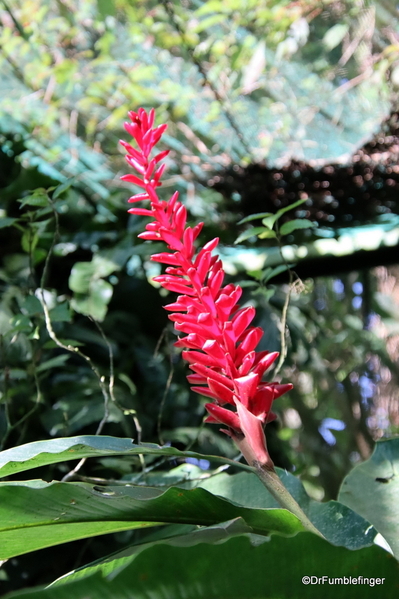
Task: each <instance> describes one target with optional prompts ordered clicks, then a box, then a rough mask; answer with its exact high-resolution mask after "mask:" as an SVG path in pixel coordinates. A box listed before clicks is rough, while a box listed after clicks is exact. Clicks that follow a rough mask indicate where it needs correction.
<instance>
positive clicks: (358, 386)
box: [0, 0, 399, 590]
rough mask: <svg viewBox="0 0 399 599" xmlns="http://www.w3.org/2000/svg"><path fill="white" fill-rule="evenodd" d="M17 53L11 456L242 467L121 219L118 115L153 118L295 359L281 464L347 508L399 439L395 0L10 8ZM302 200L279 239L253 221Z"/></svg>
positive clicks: (139, 1) (290, 361) (151, 270)
mask: <svg viewBox="0 0 399 599" xmlns="http://www.w3.org/2000/svg"><path fill="white" fill-rule="evenodd" d="M0 48H1V49H0V65H1V79H0V90H1V94H0V187H1V196H0V197H1V208H0V227H1V239H2V242H1V244H0V257H1V270H0V285H1V303H0V361H1V375H0V377H1V389H0V444H1V447H2V448H8V447H10V446H14V445H17V444H21V443H27V442H30V441H34V440H38V439H47V438H49V437H59V436H68V435H75V434H85V433H87V434H93V433H96V432H97V433H102V434H109V435H115V436H127V437H132V438H134V439H135V441H140V440H144V441H146V442H150V441H153V442H161V443H171V444H173V445H175V446H176V447H178V448H180V449H183V448H188V447H189V448H192V449H194V450H195V451H199V452H203V453H214V454H222V455H226V456H228V457H235V451H234V448H233V447H232V445H231V443H230V442H229V440H228V439H227V437H225V436H224V435H221V434H220V433H219V432H218V430H217V429H216V427H212V426H206V427H203V426H202V419H203V416H204V410H203V403H204V401H203V400H204V398H200V397H199V396H197V395H194V394H192V393H191V392H190V390H189V387H188V384H187V382H186V379H185V375H186V373H187V368H186V366H185V365H184V364H183V363H182V361H181V360H180V357H179V352H178V351H177V350H176V349H175V348H174V347H173V342H174V340H175V334H174V332H173V329H172V327H171V324H170V323H168V320H167V315H166V313H165V311H164V310H163V309H162V305H163V304H165V303H168V302H170V298H169V297H168V294H167V293H166V292H165V291H163V290H161V291H160V290H159V289H158V286H157V285H156V284H155V283H153V282H152V281H151V279H152V277H153V276H154V275H156V274H158V272H159V271H158V265H157V264H154V263H151V262H150V261H149V256H150V254H151V253H154V252H156V251H158V248H157V247H156V245H155V244H150V245H149V244H148V243H142V242H141V241H140V240H138V239H137V237H136V235H137V234H138V233H139V232H141V231H142V229H143V227H144V225H143V219H142V218H140V217H136V216H129V215H128V214H127V213H126V209H127V204H126V199H127V198H128V195H129V189H128V188H127V186H126V185H125V184H123V183H121V182H120V180H119V176H121V175H122V174H124V173H126V172H127V171H128V169H127V166H126V163H125V162H124V158H123V151H122V150H121V148H120V147H119V146H118V140H119V139H120V138H121V137H122V138H124V139H127V135H126V133H125V132H124V130H123V127H122V125H123V121H124V119H125V118H126V113H127V111H128V110H132V109H133V110H135V109H137V108H138V107H139V106H144V107H146V108H151V107H154V108H155V109H156V111H157V119H158V123H161V122H167V123H168V125H169V129H168V131H167V134H165V136H164V141H165V147H168V148H171V149H172V152H171V154H170V155H169V157H168V158H167V165H168V171H167V175H166V176H165V181H164V185H163V188H162V194H163V197H164V198H165V199H166V198H168V197H169V195H170V194H171V193H172V192H173V191H174V190H176V189H177V190H179V192H180V193H181V194H182V198H183V201H184V203H185V204H186V205H187V207H188V210H189V213H190V218H191V220H192V222H193V223H194V222H197V221H198V220H204V221H205V224H206V227H205V229H204V231H205V233H203V234H202V237H201V239H200V241H201V243H205V241H206V240H209V239H210V238H211V237H212V236H215V235H218V236H219V237H220V238H221V243H222V245H221V254H222V257H223V260H224V264H225V268H226V272H227V273H228V275H229V276H230V277H231V280H232V281H234V282H239V283H240V284H242V286H243V287H244V291H245V294H244V300H243V303H246V302H250V303H252V304H255V305H256V306H257V309H258V312H257V314H258V316H257V319H258V322H257V324H259V325H261V326H262V327H264V330H265V336H264V339H263V340H262V342H261V345H260V347H259V349H269V350H280V349H281V345H282V344H283V348H282V349H283V354H284V357H285V361H284V364H282V368H281V369H280V371H279V372H278V375H277V378H279V379H280V378H281V379H282V380H284V381H292V382H293V383H294V385H295V388H294V391H293V392H291V393H290V394H289V395H287V396H284V397H283V398H281V399H280V400H278V402H276V405H275V410H276V412H277V413H278V415H279V419H278V421H277V423H272V424H271V425H269V426H268V431H267V435H268V439H269V445H270V449H271V453H272V455H273V458H274V460H275V462H276V464H277V465H278V466H282V467H285V468H286V469H287V470H290V471H292V472H296V473H298V474H300V475H301V478H302V480H303V481H304V484H305V485H306V488H307V489H308V491H309V493H310V494H311V495H312V496H314V497H315V498H318V499H323V498H326V499H327V498H334V497H336V493H337V490H338V487H339V484H340V482H341V480H342V478H343V476H344V475H345V473H346V472H347V471H348V470H349V468H350V467H351V466H352V465H353V464H355V463H356V462H358V461H359V460H361V459H364V458H367V457H368V456H369V455H370V452H371V450H372V447H373V443H374V441H375V440H376V439H379V438H381V437H384V436H392V435H396V434H397V433H398V429H399V411H398V398H397V393H398V391H397V390H398V357H399V324H398V323H399V284H398V272H399V271H398V267H397V266H395V264H397V262H398V261H397V255H398V254H397V250H398V249H399V222H398V216H397V215H398V213H399V202H398V200H397V193H396V192H397V190H398V187H399V167H397V161H396V158H397V156H398V154H399V138H397V136H396V130H397V125H396V123H397V118H396V115H397V110H398V102H397V90H398V87H399V18H398V11H397V8H396V7H395V6H394V3H392V2H389V1H383V0H381V1H379V2H367V1H363V0H355V1H349V0H343V1H334V0H326V1H324V2H319V1H316V0H298V1H295V2H292V1H291V2H288V1H284V0H275V1H266V0H264V1H262V0H229V1H228V2H225V1H222V0H208V1H202V0H185V1H183V2H170V1H167V0H165V2H153V1H151V0H135V1H131V0H114V1H112V0H85V2H80V3H76V2H73V1H72V0H47V1H46V2H41V1H40V0H7V1H5V0H2V1H1V2H0ZM359 165H360V166H359ZM356 168H361V169H363V170H361V172H360V174H359V172H357V171H356ZM367 169H368V170H367ZM334 177H335V178H336V179H337V180H338V183H339V190H338V191H337V190H335V191H334V190H332V188H333V182H334V180H335V179H334ZM345 177H346V178H345ZM356 177H358V178H359V177H360V178H361V180H355V178H356ZM334 189H335V188H334ZM354 190H355V191H354ZM356 190H357V191H358V192H359V193H358V195H356V193H355V192H356ZM359 194H360V195H359ZM298 200H302V201H303V202H302V203H301V205H299V206H297V207H296V208H295V209H294V210H291V211H287V212H284V215H283V216H282V218H281V223H280V221H278V224H277V235H276V236H273V235H270V234H268V233H266V234H265V231H267V230H270V228H268V227H267V226H266V225H265V223H263V224H262V225H260V221H258V222H257V221H255V222H248V223H247V224H246V223H244V224H243V225H238V224H237V223H238V221H239V220H240V218H243V217H245V216H248V215H251V214H253V213H259V212H262V213H264V212H265V213H272V214H274V213H275V212H276V211H277V210H278V209H281V208H283V207H287V206H288V205H289V204H292V203H293V202H295V201H298ZM264 217H265V215H263V218H264ZM261 218H262V217H260V219H261ZM266 218H267V217H266ZM303 218H307V219H310V221H311V222H310V224H311V225H312V227H313V228H312V227H308V228H306V229H301V228H300V225H297V226H296V225H295V223H298V219H303ZM287 222H294V224H293V225H292V226H291V225H290V227H289V228H288V229H287V228H286V229H285V230H284V229H283V228H282V227H283V226H284V223H287ZM266 224H267V222H266ZM257 225H259V227H258V228H257V230H256V231H255V230H254V231H251V230H250V228H251V227H252V226H257ZM281 225H282V226H281ZM316 225H317V226H316ZM279 227H280V229H279ZM274 230H276V229H274ZM279 231H280V232H279ZM284 231H285V234H284ZM239 234H240V241H239V243H238V244H236V245H234V242H235V241H236V239H237V238H238V236H239ZM312 260H313V262H312ZM288 264H290V265H291V267H290V270H289V271H288V270H287V265H288ZM273 269H274V270H273ZM285 354H286V355H285ZM154 466H156V463H155V464H153V463H151V461H150V460H147V461H146V464H143V463H140V461H139V460H136V459H132V460H130V459H127V458H112V459H111V458H108V459H103V460H99V461H97V462H95V463H92V462H90V463H87V464H85V465H84V466H83V468H82V469H81V470H79V472H78V473H76V477H77V478H79V477H80V478H81V479H82V480H83V479H85V477H91V478H93V477H94V478H99V479H101V478H112V479H119V478H121V477H123V476H125V477H130V478H132V476H133V478H134V477H135V476H136V477H137V476H139V477H140V481H141V482H143V481H144V482H145V480H146V476H147V475H146V470H144V471H143V467H145V468H147V469H148V470H150V469H151V468H153V467H154ZM201 466H202V467H204V468H206V467H207V464H201ZM161 467H164V465H163V466H162V465H161ZM68 472H69V466H68V465H63V464H57V465H55V466H52V467H51V468H48V469H43V471H40V472H38V476H41V477H43V478H44V479H45V480H51V479H52V478H58V479H59V478H62V477H63V476H65V475H68ZM133 534H134V535H136V536H137V535H138V534H141V533H138V532H135V533H123V534H121V535H115V536H114V538H113V539H114V540H113V541H112V543H113V546H114V547H115V548H118V547H120V545H121V543H124V542H127V541H128V540H129V539H130V538H131V536H132V535H133ZM129 535H130V536H129ZM110 543H111V541H110V540H109V539H108V538H106V539H105V540H102V539H101V538H98V539H95V540H91V541H90V543H87V542H82V543H74V544H72V547H71V551H70V552H68V553H67V554H65V548H61V549H58V548H56V549H51V555H52V556H53V557H52V563H53V562H54V563H55V562H56V561H57V560H56V559H55V558H54V555H55V554H58V555H59V556H60V555H61V552H62V551H63V552H64V563H63V564H62V567H61V568H60V573H61V572H65V568H66V567H70V568H72V567H74V566H76V565H77V564H79V563H82V560H83V562H87V561H88V559H89V558H95V557H96V556H97V555H100V554H101V552H102V551H103V548H104V546H105V544H106V545H107V550H108V551H109V546H110ZM48 555H50V553H49V551H47V553H46V550H45V551H43V552H38V553H37V554H35V556H36V557H35V558H34V559H33V560H32V559H31V558H30V557H29V560H28V558H18V560H11V562H10V563H9V564H7V568H8V570H2V571H1V576H2V577H3V580H4V581H5V582H4V584H5V587H4V588H5V589H6V590H8V589H10V588H13V587H14V586H19V585H23V584H26V582H27V581H28V582H29V584H38V583H40V582H42V580H47V579H48V580H51V579H53V578H54V577H55V576H56V575H58V572H53V573H50V572H49V571H47V572H45V571H44V567H43V559H46V556H48ZM65 560H66V561H67V562H68V564H67V565H65ZM61 561H62V560H61ZM21 564H22V565H21ZM54 567H56V566H54ZM14 570H15V573H13V572H14ZM7 580H8V582H7ZM11 581H13V582H11Z"/></svg>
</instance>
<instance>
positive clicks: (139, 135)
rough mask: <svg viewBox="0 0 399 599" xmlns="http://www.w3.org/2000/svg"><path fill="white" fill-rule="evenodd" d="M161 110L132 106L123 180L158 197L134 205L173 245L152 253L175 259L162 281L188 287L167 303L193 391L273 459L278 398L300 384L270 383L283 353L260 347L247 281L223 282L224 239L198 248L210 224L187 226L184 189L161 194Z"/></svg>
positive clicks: (149, 231) (158, 236)
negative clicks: (269, 429) (245, 303)
mask: <svg viewBox="0 0 399 599" xmlns="http://www.w3.org/2000/svg"><path fill="white" fill-rule="evenodd" d="M154 116H155V112H154V110H153V109H152V110H150V112H149V113H147V112H146V111H145V110H144V109H143V108H139V109H138V112H133V111H131V112H129V117H130V120H131V123H125V129H126V131H127V132H128V133H129V134H130V135H132V137H133V138H134V139H135V141H136V143H137V146H138V148H139V149H138V150H137V149H135V148H133V147H132V146H131V145H129V144H128V143H126V142H125V141H121V144H122V145H123V146H124V148H125V149H126V150H127V152H128V155H127V156H126V160H127V162H128V163H129V164H130V166H132V167H133V168H134V169H135V170H136V172H137V175H124V176H123V177H121V179H122V180H124V181H129V182H131V183H134V184H135V185H138V186H139V187H141V188H142V189H143V192H142V193H138V194H136V195H134V196H132V197H131V198H130V199H129V200H128V201H129V202H140V201H143V200H150V206H151V209H150V210H148V209H146V208H131V209H130V210H129V212H130V213H131V214H137V215H142V216H150V217H151V218H153V219H154V220H153V221H152V222H150V223H148V224H147V225H146V231H145V232H144V233H141V234H140V235H139V237H140V238H141V239H147V240H156V241H160V240H162V241H164V242H165V243H166V244H167V247H168V250H169V251H168V252H162V253H160V254H154V255H153V256H151V260H154V261H155V262H161V263H164V264H167V265H169V266H168V267H167V268H166V271H165V273H166V274H163V275H160V276H158V277H155V279H154V280H155V281H157V282H159V283H160V284H161V285H162V287H164V288H165V289H168V290H169V291H174V292H176V293H178V294H180V295H179V296H178V298H177V300H176V301H175V302H174V303H172V304H169V305H168V306H165V308H166V310H169V311H171V312H172V314H170V315H169V318H170V320H172V321H173V322H174V323H175V328H176V329H177V330H178V331H181V332H182V333H184V334H185V335H186V336H184V337H181V338H180V339H179V340H178V341H177V343H175V345H176V346H177V347H182V348H186V349H185V351H183V354H182V355H183V358H184V359H185V360H187V362H189V364H190V368H191V370H192V371H193V372H194V374H190V375H189V376H188V377H187V378H188V380H189V382H190V383H192V384H193V385H194V386H193V387H191V388H192V390H193V391H195V392H197V393H200V394H201V395H205V396H206V397H210V398H211V399H213V400H214V402H215V403H208V404H206V405H205V408H206V410H207V411H208V414H209V416H208V417H207V419H206V422H211V423H219V424H223V425H225V426H227V427H228V428H227V430H225V429H224V430H223V432H225V433H227V434H228V435H230V436H231V437H232V438H233V440H234V441H235V442H236V443H237V444H238V446H239V447H240V449H241V451H242V452H243V453H244V455H245V457H246V458H247V460H248V461H249V462H250V463H251V462H252V461H254V460H255V461H256V462H259V463H260V464H266V465H268V464H269V465H270V464H272V462H271V460H270V457H269V454H268V452H267V447H266V440H265V436H264V432H263V425H264V424H265V423H267V422H270V421H271V420H274V419H275V418H276V416H275V415H274V414H273V413H272V412H271V406H272V402H273V400H274V399H276V398H278V397H280V396H281V395H282V394H283V393H286V392H287V391H289V390H290V389H291V388H292V385H291V384H290V383H288V384H283V385H281V384H277V383H266V382H262V376H263V374H264V372H265V371H266V370H267V369H268V368H269V367H270V366H271V365H272V363H273V362H274V361H275V359H276V358H277V356H278V353H277V352H268V351H261V352H256V351H255V348H256V347H257V345H258V343H259V341H260V339H261V337H262V335H263V331H262V329H261V328H259V327H251V326H250V324H251V322H252V320H253V319H254V316H255V308H253V307H249V308H241V309H240V307H239V305H238V301H239V299H240V297H241V294H242V289H241V287H239V286H238V285H233V284H231V283H230V284H227V285H223V282H224V271H223V267H222V262H221V260H220V259H219V257H218V256H213V255H212V251H213V250H214V249H215V248H216V246H217V245H218V242H219V240H218V239H217V238H216V239H213V240H212V241H209V242H208V243H207V244H206V245H205V246H204V247H203V248H202V249H200V250H199V251H198V252H197V253H196V249H195V245H194V242H195V240H196V238H197V237H198V235H199V234H200V232H201V229H202V227H203V224H204V223H199V224H198V225H196V226H195V227H189V226H187V224H186V223H187V209H186V208H185V206H183V204H182V203H181V202H179V201H178V193H177V192H176V193H174V194H173V195H172V197H171V199H170V200H169V201H168V202H167V201H163V200H160V199H159V197H158V195H157V193H156V188H157V187H159V186H160V185H162V183H161V181H160V179H161V176H162V173H163V171H164V168H165V164H162V165H161V166H157V165H158V163H159V162H160V161H161V160H162V159H163V158H164V157H165V156H167V154H168V153H169V150H166V151H163V152H160V153H159V154H156V155H155V156H154V157H153V158H152V159H150V154H151V151H152V149H153V148H154V146H155V145H156V144H157V143H158V141H159V140H160V139H161V136H162V134H163V133H164V131H165V130H166V128H167V125H160V126H159V127H155V128H153V124H154ZM224 405H227V406H229V407H230V409H229V408H226V407H222V406H224ZM235 410H236V411H235ZM248 448H249V449H248ZM248 456H249V457H248Z"/></svg>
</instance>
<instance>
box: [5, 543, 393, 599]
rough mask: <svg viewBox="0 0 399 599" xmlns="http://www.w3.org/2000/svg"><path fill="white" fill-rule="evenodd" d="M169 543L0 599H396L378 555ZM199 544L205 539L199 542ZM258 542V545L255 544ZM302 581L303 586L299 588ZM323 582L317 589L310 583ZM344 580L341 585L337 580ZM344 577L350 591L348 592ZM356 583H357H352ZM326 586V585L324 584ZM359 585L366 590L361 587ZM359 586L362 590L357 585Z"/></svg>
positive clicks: (316, 547) (375, 551)
mask: <svg viewBox="0 0 399 599" xmlns="http://www.w3.org/2000/svg"><path fill="white" fill-rule="evenodd" d="M193 537H194V535H191V541H192V542H191V545H192V546H189V545H190V542H189V541H188V542H186V543H185V544H184V543H183V542H182V540H180V544H181V545H183V546H175V545H174V543H175V541H171V542H164V543H157V544H154V545H150V546H149V547H148V546H143V547H141V548H140V549H141V550H139V552H138V551H137V549H136V548H134V549H133V550H132V554H131V555H130V556H129V550H127V551H126V552H125V555H124V556H123V557H121V558H120V559H118V558H115V559H114V561H113V560H112V558H110V559H109V560H107V563H106V564H105V565H104V568H103V573H102V572H99V571H98V570H97V571H96V568H94V573H93V574H90V575H89V576H88V577H87V578H83V579H79V580H71V581H70V582H68V578H66V579H65V580H64V583H63V584H56V585H54V586H53V585H52V586H50V587H48V588H47V589H43V588H42V589H37V590H32V591H19V592H16V593H11V594H9V595H7V596H6V597H5V599H15V598H17V597H24V599H39V598H42V597H43V598H44V599H70V598H71V597H73V598H74V599H86V598H88V597H90V599H97V598H98V599H100V598H101V599H132V598H133V597H134V599H150V598H151V599H158V598H159V599H176V598H177V597H178V598H179V599H180V598H181V599H249V598H251V599H276V598H278V599H292V598H293V597H301V598H303V599H320V596H323V598H325V599H337V597H349V596H350V597H351V599H357V598H359V599H368V598H369V597H382V596H383V597H384V599H391V598H392V599H393V598H396V597H397V585H398V581H399V568H398V564H397V563H396V562H395V560H394V559H393V558H392V556H391V555H390V554H388V553H386V552H385V551H383V550H382V549H380V548H379V547H368V548H366V549H361V550H359V551H349V550H347V549H344V548H342V547H333V546H332V545H330V544H329V543H328V542H327V541H324V540H323V539H320V538H318V537H316V536H315V535H311V534H310V533H303V534H299V535H297V536H295V537H294V538H291V539H284V538H283V537H279V536H273V537H272V538H271V539H270V540H269V541H268V542H261V544H258V539H259V538H258V537H254V536H252V535H251V536H249V535H245V534H244V535H239V536H237V537H235V538H232V539H228V540H227V541H226V542H224V543H223V542H220V543H214V538H212V542H213V544H209V543H207V542H201V543H199V544H194V542H195V541H194V538H193ZM203 540H206V539H203ZM263 540H264V539H261V541H263ZM303 577H312V578H310V584H306V583H303V582H302V581H303ZM321 577H327V578H325V579H322V580H324V582H322V581H320V582H319V583H318V584H317V582H318V579H319V578H321ZM344 577H345V578H344ZM349 577H352V579H355V580H356V583H352V584H351V585H350V586H349V585H348V580H349ZM359 577H362V578H359ZM329 579H330V580H329ZM364 580H366V581H367V582H366V583H365V582H364ZM362 581H363V582H362Z"/></svg>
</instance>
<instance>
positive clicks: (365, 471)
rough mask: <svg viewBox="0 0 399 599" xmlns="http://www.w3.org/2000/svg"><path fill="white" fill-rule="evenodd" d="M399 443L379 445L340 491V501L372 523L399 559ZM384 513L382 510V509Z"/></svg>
mask: <svg viewBox="0 0 399 599" xmlns="http://www.w3.org/2000/svg"><path fill="white" fill-rule="evenodd" d="M398 447H399V439H391V440H390V441H381V442H380V443H377V445H376V447H375V449H374V452H373V455H372V456H371V458H370V459H369V460H367V461H366V462H363V463H362V464H358V465H357V466H356V467H355V468H354V469H353V470H352V472H350V473H349V474H348V476H347V477H346V479H345V480H344V482H343V485H342V488H341V491H340V495H339V498H340V501H342V502H343V503H345V504H346V505H348V506H349V507H352V508H354V507H355V506H356V511H357V512H358V513H359V514H362V516H364V517H365V518H367V519H368V520H369V522H372V523H373V524H374V526H375V527H376V528H377V530H379V531H380V532H381V534H382V535H383V537H384V538H385V539H386V541H387V542H388V543H389V545H390V547H391V549H392V552H393V553H394V555H395V556H396V557H397V558H399V544H398V540H399V534H398V525H399V524H398V516H399V508H398V502H397V496H398V481H397V479H396V471H397V464H398V456H397V452H398ZM382 505H383V506H384V509H381V506H382Z"/></svg>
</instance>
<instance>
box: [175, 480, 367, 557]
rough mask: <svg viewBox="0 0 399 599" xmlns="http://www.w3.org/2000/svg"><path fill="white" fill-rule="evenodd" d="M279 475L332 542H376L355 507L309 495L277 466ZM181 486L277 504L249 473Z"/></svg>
mask: <svg viewBox="0 0 399 599" xmlns="http://www.w3.org/2000/svg"><path fill="white" fill-rule="evenodd" d="M278 474H279V477H280V479H281V480H282V481H283V483H284V485H285V486H286V487H287V489H288V490H289V491H290V493H291V495H293V497H295V499H296V500H297V502H298V503H299V505H300V506H301V508H302V509H303V511H304V512H305V513H306V515H307V516H308V518H309V519H310V520H311V521H312V522H313V524H314V525H315V526H316V528H317V529H318V530H320V531H321V532H322V533H323V535H324V536H325V538H326V539H327V540H328V541H330V543H333V544H334V545H340V546H344V547H347V548H348V549H360V548H362V547H368V546H370V545H372V544H373V541H374V538H375V536H376V531H375V529H374V528H373V527H372V526H370V522H369V521H367V520H365V519H364V518H363V517H362V516H359V514H357V513H356V512H355V511H352V510H355V509H356V506H351V507H352V509H349V507H347V506H346V505H343V504H342V503H339V502H338V501H328V502H326V503H320V502H318V501H314V500H313V499H311V498H310V497H309V496H308V495H307V493H306V491H305V489H304V487H303V485H302V483H301V481H300V480H299V479H298V478H297V477H295V476H293V475H292V474H290V473H289V472H286V471H284V470H281V469H278ZM182 486H184V487H193V486H196V487H201V488H203V489H206V490H208V491H210V492H211V493H214V494H215V495H219V496H221V497H224V498H226V499H229V500H230V501H233V502H234V503H236V504H237V505H241V506H245V507H250V508H254V509H259V508H263V509H264V508H276V507H278V504H277V502H276V500H275V499H274V498H273V497H272V496H271V495H270V493H268V492H267V491H266V489H265V487H264V486H263V484H262V483H261V481H260V480H259V478H258V477H257V476H256V475H255V474H251V473H247V472H241V473H239V474H235V475H229V474H226V473H221V474H217V475H215V476H211V477H210V478H208V479H205V480H197V481H195V479H194V480H192V481H187V482H185V483H183V484H182Z"/></svg>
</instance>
